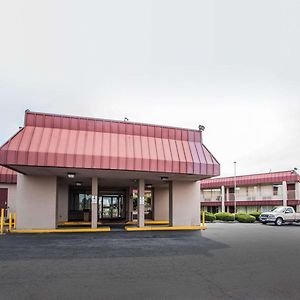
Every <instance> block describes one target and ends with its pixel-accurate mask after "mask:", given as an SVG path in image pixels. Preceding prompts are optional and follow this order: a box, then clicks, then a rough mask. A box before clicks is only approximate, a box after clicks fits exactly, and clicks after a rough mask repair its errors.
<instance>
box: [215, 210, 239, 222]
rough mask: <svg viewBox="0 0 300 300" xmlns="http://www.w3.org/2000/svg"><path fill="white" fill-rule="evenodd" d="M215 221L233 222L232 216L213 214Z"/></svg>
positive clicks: (222, 213)
mask: <svg viewBox="0 0 300 300" xmlns="http://www.w3.org/2000/svg"><path fill="white" fill-rule="evenodd" d="M215 216H216V219H217V220H220V221H234V214H230V213H226V212H219V213H216V214H215Z"/></svg>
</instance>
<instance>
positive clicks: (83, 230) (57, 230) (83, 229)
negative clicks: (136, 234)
mask: <svg viewBox="0 0 300 300" xmlns="http://www.w3.org/2000/svg"><path fill="white" fill-rule="evenodd" d="M110 230H111V229H110V227H109V226H105V227H101V228H74V229H71V228H70V229H66V228H62V229H16V230H12V231H11V233H77V232H108V231H110Z"/></svg>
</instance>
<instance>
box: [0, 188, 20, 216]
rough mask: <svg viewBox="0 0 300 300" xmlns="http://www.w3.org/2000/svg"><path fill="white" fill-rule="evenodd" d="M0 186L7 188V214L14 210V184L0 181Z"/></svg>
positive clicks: (15, 190)
mask: <svg viewBox="0 0 300 300" xmlns="http://www.w3.org/2000/svg"><path fill="white" fill-rule="evenodd" d="M0 188H3V189H7V216H8V215H9V213H12V214H13V213H15V212H16V193H17V185H16V184H7V183H0Z"/></svg>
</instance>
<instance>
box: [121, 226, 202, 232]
mask: <svg viewBox="0 0 300 300" xmlns="http://www.w3.org/2000/svg"><path fill="white" fill-rule="evenodd" d="M205 229H207V227H206V226H202V225H201V226H145V227H131V226H125V230H126V231H178V230H205Z"/></svg>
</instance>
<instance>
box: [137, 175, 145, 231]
mask: <svg viewBox="0 0 300 300" xmlns="http://www.w3.org/2000/svg"><path fill="white" fill-rule="evenodd" d="M137 206H138V227H144V225H145V209H144V206H145V180H144V179H139V197H138V205H137Z"/></svg>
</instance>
